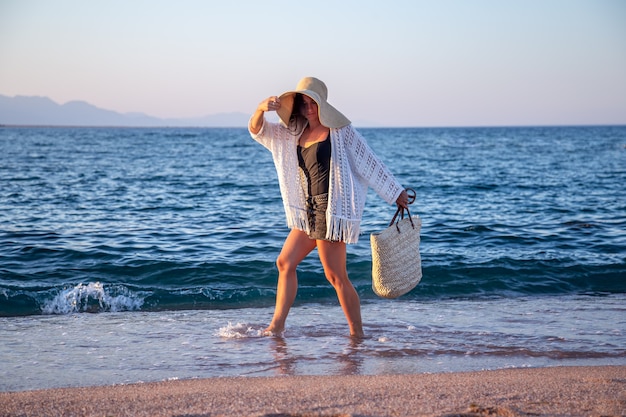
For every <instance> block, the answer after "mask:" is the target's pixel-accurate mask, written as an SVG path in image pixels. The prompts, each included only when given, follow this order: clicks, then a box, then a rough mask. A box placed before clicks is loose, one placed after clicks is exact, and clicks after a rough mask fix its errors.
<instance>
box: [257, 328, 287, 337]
mask: <svg viewBox="0 0 626 417" xmlns="http://www.w3.org/2000/svg"><path fill="white" fill-rule="evenodd" d="M284 333H285V329H280V330H278V329H276V328H274V326H269V327H268V328H267V329H265V330H263V331H262V332H261V335H262V336H278V337H282V336H283V334H284Z"/></svg>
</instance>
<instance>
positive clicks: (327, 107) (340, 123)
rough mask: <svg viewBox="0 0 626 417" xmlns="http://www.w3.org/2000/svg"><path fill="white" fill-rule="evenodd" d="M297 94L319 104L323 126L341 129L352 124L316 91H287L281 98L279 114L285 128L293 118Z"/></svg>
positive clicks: (318, 109)
mask: <svg viewBox="0 0 626 417" xmlns="http://www.w3.org/2000/svg"><path fill="white" fill-rule="evenodd" d="M296 94H304V95H306V96H308V97H310V98H311V99H312V100H313V101H315V103H317V112H318V115H319V118H320V123H321V124H322V125H324V126H326V127H329V128H340V127H344V126H347V125H349V124H350V123H351V122H350V120H349V119H348V118H347V117H346V116H344V115H343V114H342V113H341V112H340V111H339V110H337V109H336V108H334V107H333V106H332V105H331V104H329V103H328V102H327V101H325V100H322V99H321V98H320V96H319V95H318V94H317V93H316V92H315V91H312V90H295V91H287V92H285V93H283V94H281V95H280V96H279V99H280V108H279V109H278V111H277V113H278V117H279V118H280V121H281V122H282V123H283V124H284V125H285V126H288V125H289V119H290V118H291V113H292V112H293V103H294V101H295V97H296Z"/></svg>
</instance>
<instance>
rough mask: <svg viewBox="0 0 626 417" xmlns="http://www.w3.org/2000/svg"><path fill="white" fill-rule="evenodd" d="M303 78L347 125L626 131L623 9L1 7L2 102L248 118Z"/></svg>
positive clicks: (100, 3) (25, 3)
mask: <svg viewBox="0 0 626 417" xmlns="http://www.w3.org/2000/svg"><path fill="white" fill-rule="evenodd" d="M305 76H315V77H317V78H320V79H321V80H323V81H324V82H325V83H326V85H327V86H328V90H329V102H330V103H331V104H333V105H334V106H335V107H337V108H338V109H339V110H340V111H341V112H342V113H344V114H345V115H346V116H347V117H349V118H350V119H351V120H352V121H353V122H354V123H355V124H357V123H359V122H360V123H361V124H369V125H379V126H416V127H421V126H425V127H426V126H444V127H447V126H507V125H508V126H511V125H581V124H626V1H624V0H517V1H513V0H431V1H423V0H407V1H400V0H398V1H394V0H386V1H368V0H346V1H339V0H328V1H327V0H317V1H313V0H309V1H296V0H289V1H278V0H254V1H247V0H228V1H210V0H177V1H174V0H171V1H162V0H90V1H85V0H0V94H1V95H6V96H15V95H23V96H46V97H49V98H51V99H52V100H54V101H56V102H58V103H60V104H63V103H66V102H68V101H72V100H81V101H87V102H89V103H91V104H93V105H96V106H98V107H101V108H104V109H109V110H115V111H118V112H122V113H126V112H142V113H146V114H148V115H151V116H156V117H162V118H185V117H201V116H205V115H210V114H216V113H226V112H244V113H251V112H253V111H254V109H255V108H256V106H257V104H258V103H259V102H260V101H261V100H263V99H264V98H266V97H268V96H270V95H278V94H280V93H282V92H285V91H287V90H292V89H294V88H295V86H296V84H297V83H298V81H299V80H300V79H301V78H302V77H305Z"/></svg>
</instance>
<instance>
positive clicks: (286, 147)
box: [248, 77, 408, 337]
mask: <svg viewBox="0 0 626 417" xmlns="http://www.w3.org/2000/svg"><path fill="white" fill-rule="evenodd" d="M327 97H328V90H327V89H326V85H325V84H324V83H323V82H322V81H320V80H318V79H316V78H313V77H306V78H303V79H302V80H300V82H299V83H298V85H297V87H296V89H295V90H293V91H288V92H286V93H283V94H282V95H281V96H280V97H276V96H273V97H269V98H267V99H265V100H263V101H262V102H261V103H260V104H259V105H258V107H257V109H256V111H255V112H254V114H253V115H252V117H251V119H250V123H249V126H248V128H249V131H250V134H251V136H252V137H253V138H254V139H255V140H256V141H258V142H259V143H261V144H262V145H263V146H265V147H266V148H267V149H269V150H270V151H271V152H272V157H273V159H274V164H275V166H276V171H277V173H278V182H279V185H280V191H281V196H282V199H283V206H284V209H285V214H286V215H287V225H288V226H289V228H290V229H291V231H290V232H289V235H288V236H287V239H286V240H285V243H284V244H283V248H282V250H281V252H280V255H279V256H278V259H277V261H276V265H277V267H278V285H277V291H276V309H275V311H274V317H273V319H272V322H271V324H270V325H269V327H268V328H267V329H266V330H265V334H268V335H272V334H281V333H282V332H283V331H284V329H285V320H286V319H287V315H288V314H289V309H290V308H291V306H292V305H293V302H294V300H295V298H296V293H297V290H298V278H297V274H296V267H297V266H298V265H299V264H300V262H301V261H302V260H303V259H304V258H305V257H306V256H307V255H308V254H309V253H310V252H311V251H312V250H313V249H315V248H316V247H317V251H318V254H319V258H320V261H321V262H322V266H323V267H324V274H325V275H326V278H327V279H328V281H329V282H330V283H331V284H332V286H333V287H334V288H335V290H336V291H337V296H338V298H339V302H340V304H341V307H342V309H343V312H344V314H345V316H346V319H347V320H348V325H349V326H350V335H351V336H353V337H363V325H362V322H361V305H360V300H359V296H358V294H357V292H356V290H355V289H354V287H353V286H352V283H351V282H350V279H349V278H348V272H347V270H346V244H348V243H356V242H357V240H358V238H359V230H360V223H361V218H362V215H363V209H364V207H365V198H366V194H367V188H368V186H370V187H372V188H373V189H374V190H375V191H376V193H377V194H378V195H379V196H380V197H381V198H383V199H384V200H386V201H387V202H388V203H390V204H392V203H394V202H395V203H396V204H397V205H398V206H399V207H404V208H406V207H407V205H408V196H407V193H406V191H405V190H404V189H403V188H402V186H401V185H400V183H399V182H398V181H397V180H396V179H395V178H394V176H393V175H392V174H391V172H389V170H388V169H387V168H386V167H385V165H384V164H383V163H382V162H381V161H380V160H379V159H378V158H377V157H376V155H374V153H373V152H372V150H371V149H370V147H369V146H368V145H367V144H366V143H365V140H364V139H363V137H362V136H361V135H360V134H359V133H358V132H357V131H356V130H355V129H354V128H353V127H352V125H351V123H350V120H348V119H347V118H346V117H345V116H344V115H343V114H341V113H340V112H339V111H338V110H337V109H335V108H334V107H333V106H331V105H330V104H329V103H328V102H327ZM268 111H276V112H277V113H278V116H279V118H280V123H270V122H268V121H266V120H265V116H264V114H265V112H268Z"/></svg>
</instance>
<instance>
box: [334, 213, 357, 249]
mask: <svg viewBox="0 0 626 417" xmlns="http://www.w3.org/2000/svg"><path fill="white" fill-rule="evenodd" d="M326 221H327V229H326V239H328V240H332V241H342V242H346V243H356V242H357V241H358V240H359V233H360V225H361V221H360V220H350V219H346V218H341V217H337V216H329V215H328V213H327V215H326Z"/></svg>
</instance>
